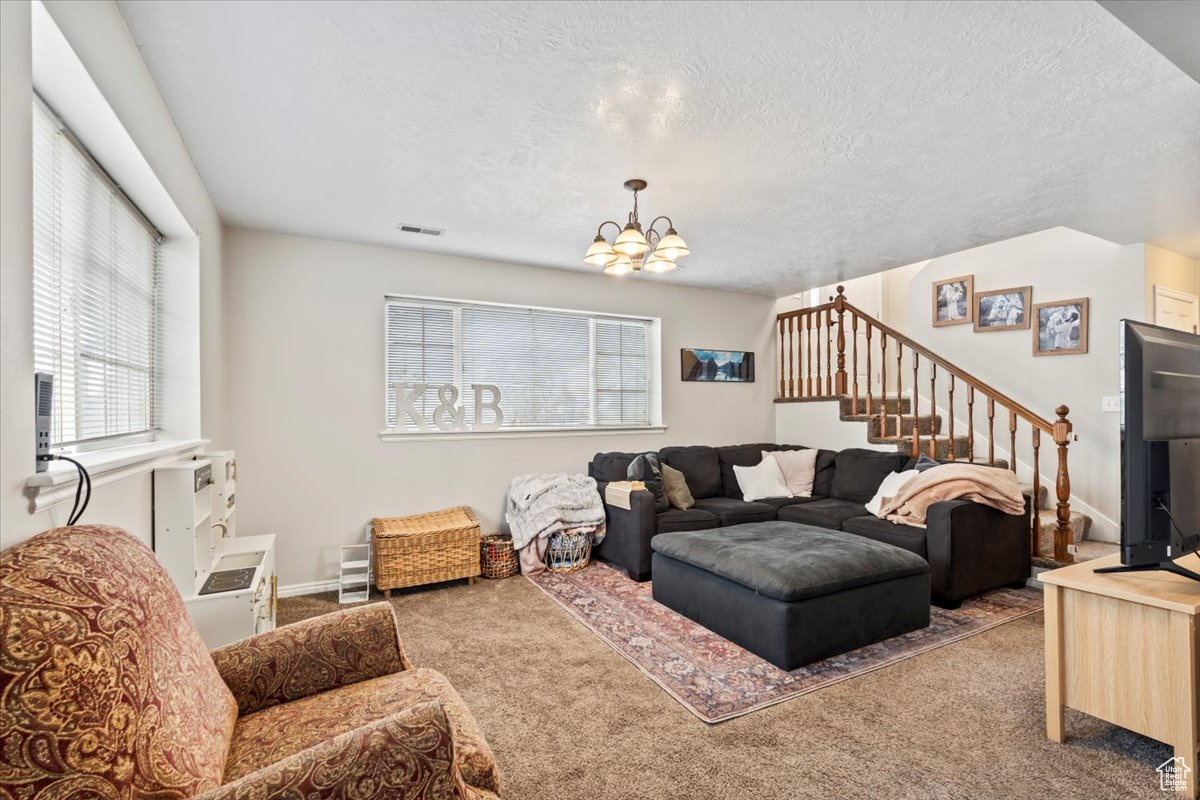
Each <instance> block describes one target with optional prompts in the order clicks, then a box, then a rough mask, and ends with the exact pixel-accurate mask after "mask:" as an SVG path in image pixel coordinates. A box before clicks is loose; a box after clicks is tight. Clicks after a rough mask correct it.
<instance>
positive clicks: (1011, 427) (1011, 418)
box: [1008, 410, 1017, 475]
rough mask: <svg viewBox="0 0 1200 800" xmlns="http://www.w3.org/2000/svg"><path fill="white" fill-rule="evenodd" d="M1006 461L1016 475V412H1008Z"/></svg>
mask: <svg viewBox="0 0 1200 800" xmlns="http://www.w3.org/2000/svg"><path fill="white" fill-rule="evenodd" d="M1008 460H1009V462H1010V463H1009V465H1008V466H1009V468H1010V469H1011V470H1012V471H1013V475H1016V474H1017V412H1015V411H1011V410H1010V411H1009V412H1008Z"/></svg>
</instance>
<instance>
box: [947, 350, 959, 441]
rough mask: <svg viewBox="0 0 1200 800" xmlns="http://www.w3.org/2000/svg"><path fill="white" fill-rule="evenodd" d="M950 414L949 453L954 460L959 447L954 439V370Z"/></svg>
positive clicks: (951, 384)
mask: <svg viewBox="0 0 1200 800" xmlns="http://www.w3.org/2000/svg"><path fill="white" fill-rule="evenodd" d="M948 416H949V417H950V455H949V459H950V460H951V461H953V460H954V451H955V450H957V449H958V446H957V444H956V443H955V441H954V373H953V372H951V373H950V410H949V414H948Z"/></svg>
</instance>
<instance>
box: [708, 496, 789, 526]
mask: <svg viewBox="0 0 1200 800" xmlns="http://www.w3.org/2000/svg"><path fill="white" fill-rule="evenodd" d="M696 508H698V509H700V510H701V511H707V512H709V513H710V514H716V515H717V516H718V517H719V518H720V520H721V524H722V525H741V524H742V523H744V522H768V521H770V520H773V519H775V507H774V506H772V505H768V504H767V503H747V502H746V501H745V500H734V499H733V498H732V497H706V498H704V499H702V500H697V501H696Z"/></svg>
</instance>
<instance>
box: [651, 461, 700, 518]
mask: <svg viewBox="0 0 1200 800" xmlns="http://www.w3.org/2000/svg"><path fill="white" fill-rule="evenodd" d="M659 467H660V468H661V469H662V480H663V489H664V490H665V491H666V493H667V502H669V503H670V504H671V505H672V506H674V507H675V508H680V509H683V510H684V511H687V510H688V509H689V508H691V507H692V506H694V505H696V498H694V497H692V490H691V489H689V488H688V485H687V478H686V477H685V476H684V474H683V473H682V472H680V471H679V470H677V469H675V468H674V467H672V466H671V465H670V464H661V463H660V464H659Z"/></svg>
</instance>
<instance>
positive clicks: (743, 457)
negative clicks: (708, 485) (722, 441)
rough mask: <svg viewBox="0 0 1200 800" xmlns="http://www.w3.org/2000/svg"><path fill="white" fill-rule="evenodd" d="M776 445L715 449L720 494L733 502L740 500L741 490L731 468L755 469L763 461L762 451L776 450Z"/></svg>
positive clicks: (729, 446) (746, 445)
mask: <svg viewBox="0 0 1200 800" xmlns="http://www.w3.org/2000/svg"><path fill="white" fill-rule="evenodd" d="M778 447H779V445H777V444H771V443H766V444H734V445H728V446H726V447H718V448H717V460H718V461H719V462H720V463H721V492H722V493H723V494H724V495H725V496H726V497H732V498H733V499H735V500H741V499H742V489H741V487H740V486H739V485H738V482H737V476H736V475H735V474H734V472H733V468H734V467H735V466H737V467H757V466H758V465H759V464H760V463H761V462H762V460H763V456H762V454H763V452H764V451H768V452H769V451H772V450H776V449H778Z"/></svg>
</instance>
